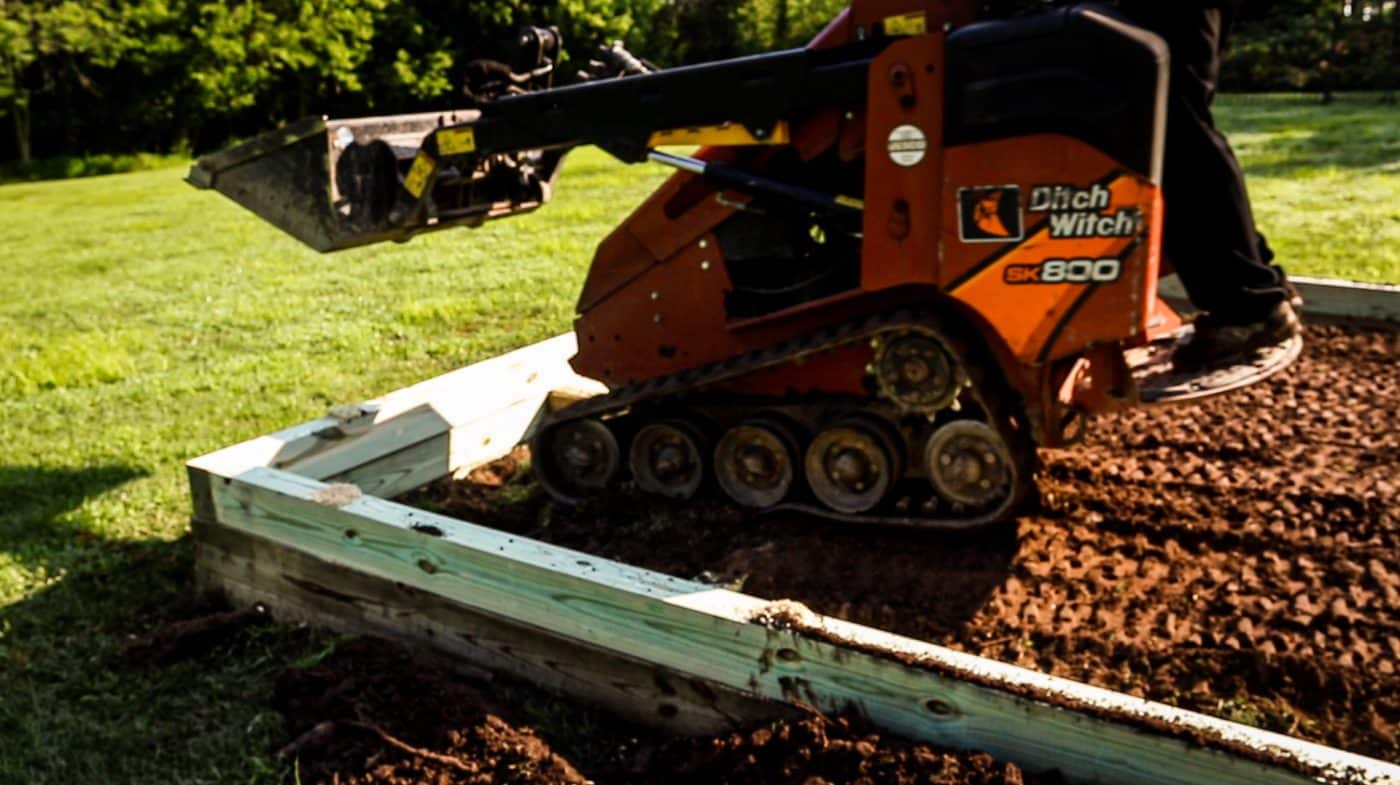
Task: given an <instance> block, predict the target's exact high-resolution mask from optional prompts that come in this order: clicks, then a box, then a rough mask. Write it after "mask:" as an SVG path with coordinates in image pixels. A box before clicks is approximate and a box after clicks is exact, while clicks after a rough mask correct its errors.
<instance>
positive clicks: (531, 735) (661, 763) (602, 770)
mask: <svg viewBox="0 0 1400 785" xmlns="http://www.w3.org/2000/svg"><path fill="white" fill-rule="evenodd" d="M449 667H450V664H449V663H445V662H441V661H436V660H433V659H431V658H425V657H424V656H422V655H417V656H415V655H413V654H410V653H408V652H406V651H405V650H403V649H401V648H399V647H398V646H396V645H395V644H392V643H389V642H387V641H380V640H372V639H361V640H357V641H354V642H352V643H350V644H348V645H346V646H344V647H341V648H340V649H338V650H337V651H336V652H335V653H334V654H332V655H331V656H330V657H329V658H328V659H327V660H325V661H323V662H322V663H320V664H319V665H316V666H314V667H311V668H306V669H292V670H288V671H287V672H285V673H284V674H283V675H282V676H281V678H279V679H278V682H277V697H276V703H277V707H278V709H279V710H280V711H282V712H283V714H285V715H286V717H287V720H288V723H289V725H290V727H291V729H292V731H293V733H294V734H295V736H296V738H295V740H294V741H293V742H292V743H291V744H289V745H288V746H287V747H286V748H285V749H284V750H282V752H281V755H282V756H283V757H284V758H295V759H296V760H297V768H298V773H299V776H300V780H301V781H302V782H305V783H308V785H310V784H312V783H329V782H333V783H338V784H340V785H369V784H370V783H374V784H376V785H378V784H383V785H408V784H409V783H414V784H415V785H417V784H418V783H433V785H447V784H448V783H453V784H454V785H455V784H457V783H462V784H464V785H466V784H469V785H498V784H500V783H519V784H520V785H576V784H580V783H585V782H589V781H597V782H604V783H621V784H622V785H628V784H633V785H647V784H649V783H658V784H659V783H665V785H684V784H686V783H696V785H700V784H701V783H704V784H705V785H712V784H713V783H733V785H749V784H750V783H752V784H753V785H760V784H762V785H771V784H777V783H794V784H800V785H834V784H835V783H856V782H865V783H877V782H878V783H891V784H895V785H915V783H918V784H919V785H1021V783H1023V782H1032V783H1033V782H1036V780H1034V779H1023V778H1022V776H1021V773H1020V771H1019V770H1017V769H1016V768H1015V767H1014V766H1009V765H1004V764H999V763H997V762H996V761H994V760H992V759H991V758H990V757H988V756H986V755H965V754H950V753H944V752H939V751H937V750H934V749H932V748H930V747H928V746H925V745H916V744H910V743H908V742H904V741H901V740H898V739H887V738H882V737H881V736H880V735H879V734H877V733H874V732H871V731H869V730H865V729H862V728H860V727H859V725H858V724H857V723H855V722H853V721H851V720H848V719H841V718H838V719H835V720H827V719H823V718H821V717H817V716H812V717H809V718H806V719H803V720H800V721H795V722H778V723H774V724H771V725H766V726H763V727H760V728H755V729H751V730H748V731H744V732H736V733H733V734H729V735H725V736H720V737H716V738H700V739H682V740H664V739H660V738H656V737H653V736H650V735H648V733H647V732H646V731H643V730H640V729H636V728H630V727H628V726H625V725H622V724H620V723H617V722H616V721H611V720H608V719H607V718H605V717H602V716H600V715H598V714H596V713H591V712H588V711H586V710H582V709H579V708H577V707H572V706H569V705H567V704H563V703H559V702H557V701H553V700H550V699H549V698H547V697H545V696H543V695H541V694H539V693H533V692H529V691H526V690H524V689H523V688H519V687H509V686H501V685H495V684H483V683H477V684H472V683H469V682H468V681H467V680H466V679H464V678H463V677H461V676H458V675H457V674H454V673H453V672H452V671H451V670H450V669H449ZM1042 782H1043V780H1042Z"/></svg>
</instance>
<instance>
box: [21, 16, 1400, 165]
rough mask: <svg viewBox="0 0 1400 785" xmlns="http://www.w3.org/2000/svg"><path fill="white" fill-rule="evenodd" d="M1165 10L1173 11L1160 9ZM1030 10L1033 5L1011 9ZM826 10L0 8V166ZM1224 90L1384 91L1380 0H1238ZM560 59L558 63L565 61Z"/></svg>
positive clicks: (715, 46)
mask: <svg viewBox="0 0 1400 785" xmlns="http://www.w3.org/2000/svg"><path fill="white" fill-rule="evenodd" d="M1173 1H1175V0H1173ZM1026 4H1029V5H1035V4H1036V2H1035V0H1029V2H1028V3H1026ZM844 5H845V3H844V2H842V0H0V120H3V122H4V124H5V125H6V126H8V131H7V132H6V133H3V134H0V161H5V160H22V161H27V160H29V159H30V158H33V157H46V156H56V155H82V154H92V153H119V152H130V151H160V152H165V151H184V152H190V151H202V150H207V149H212V148H214V147H217V146H219V145H221V144H223V143H225V142H227V141H228V140H229V139H231V138H236V137H239V136H245V135H247V134H250V133H253V132H256V131H257V130H261V129H264V128H267V127H271V126H273V125H275V124H277V123H280V122H285V121H286V120H289V119H293V118H295V117H298V116H301V115H305V114H308V113H313V112H314V113H325V114H331V115H340V116H348V115H354V114H365V113H386V114H387V113H394V112H401V111H411V110H425V109H433V108H445V107H450V106H454V105H458V104H460V103H461V93H460V90H461V85H462V79H463V75H464V69H465V68H466V65H467V64H468V63H469V62H471V61H472V60H474V59H476V58H480V57H493V58H504V57H506V55H507V54H508V52H507V49H508V46H509V42H510V41H511V40H512V37H513V33H514V32H515V30H516V29H517V28H518V27H519V26H521V25H524V24H552V25H557V26H558V27H559V28H560V30H561V32H562V33H563V36H564V41H565V47H566V55H565V59H564V61H563V62H562V64H561V65H562V69H563V70H564V72H565V73H567V72H568V71H569V70H570V69H571V68H572V67H576V66H577V65H578V64H579V63H580V62H581V61H586V60H587V55H588V53H589V52H590V51H591V50H592V49H593V48H594V47H595V46H597V45H599V44H602V43H605V42H608V41H613V40H621V41H623V42H624V44H625V45H626V46H627V47H628V48H629V49H631V50H632V51H633V52H635V53H636V54H638V55H640V56H642V57H645V58H647V59H649V60H651V61H653V62H655V63H658V64H660V65H663V66H669V65H677V64H682V63H691V62H701V61H705V60H712V59H717V58H723V57H732V56H735V55H738V54H743V53H749V52H757V51H764V50H770V49H776V48H782V47H787V46H796V45H799V44H801V43H802V42H804V41H806V40H808V39H810V38H811V37H812V36H813V35H814V34H815V33H816V32H817V31H819V30H820V29H821V28H822V26H823V25H825V24H826V23H827V22H828V21H829V20H830V19H831V18H832V17H834V16H835V15H836V14H837V13H839V11H840V9H841V8H842V7H844ZM1256 5H1258V6H1261V8H1257V9H1255V11H1254V12H1253V13H1251V14H1250V15H1249V16H1248V18H1246V19H1245V20H1243V23H1242V24H1241V26H1240V28H1239V30H1238V32H1237V35H1236V38H1235V41H1234V44H1233V53H1232V55H1231V57H1230V59H1229V61H1228V62H1227V64H1226V69H1225V82H1226V86H1227V88H1229V89H1237V90H1309V91H1317V92H1319V93H1330V92H1333V91H1338V90H1347V89H1372V90H1375V89H1388V90H1394V89H1395V88H1396V87H1397V83H1400V9H1397V5H1400V3H1397V2H1396V0H1279V1H1278V2H1271V3H1270V2H1256ZM569 54H572V55H573V58H574V59H573V61H570V60H569V59H568V55H569Z"/></svg>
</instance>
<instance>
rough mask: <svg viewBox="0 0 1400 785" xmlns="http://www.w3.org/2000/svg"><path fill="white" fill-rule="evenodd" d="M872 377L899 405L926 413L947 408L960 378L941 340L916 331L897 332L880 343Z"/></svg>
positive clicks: (960, 384)
mask: <svg viewBox="0 0 1400 785" xmlns="http://www.w3.org/2000/svg"><path fill="white" fill-rule="evenodd" d="M875 379H876V381H877V382H878V383H879V385H880V392H881V393H882V394H884V396H885V397H886V398H887V399H889V400H890V401H892V402H894V403H895V404H896V405H897V406H899V407H900V408H902V409H905V410H908V411H918V412H927V413H933V412H938V411H941V410H943V409H946V408H948V406H950V405H951V404H952V403H953V401H954V400H956V399H957V397H958V390H959V389H960V388H961V387H962V382H963V376H962V374H961V373H960V372H959V371H958V363H957V360H955V359H953V356H952V355H951V354H949V353H948V350H947V349H946V348H945V347H944V346H943V344H942V343H941V342H939V341H938V339H936V338H934V337H933V336H930V335H923V334H920V333H907V334H905V335H899V336H896V337H894V338H890V339H889V340H886V341H884V342H883V343H881V344H880V349H879V352H878V354H877V355H876V358H875Z"/></svg>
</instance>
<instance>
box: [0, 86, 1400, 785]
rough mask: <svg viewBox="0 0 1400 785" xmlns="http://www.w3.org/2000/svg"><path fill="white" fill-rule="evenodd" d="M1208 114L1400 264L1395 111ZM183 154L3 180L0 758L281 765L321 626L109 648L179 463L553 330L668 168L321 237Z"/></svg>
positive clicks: (1272, 183)
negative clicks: (384, 229)
mask: <svg viewBox="0 0 1400 785" xmlns="http://www.w3.org/2000/svg"><path fill="white" fill-rule="evenodd" d="M1221 118H1222V121H1223V123H1224V125H1225V126H1226V128H1227V129H1228V130H1230V131H1231V132H1232V134H1233V138H1234V139H1235V141H1236V143H1237V144H1238V146H1239V149H1240V152H1241V157H1242V158H1243V160H1244V162H1245V166H1246V169H1247V170H1248V171H1249V172H1250V175H1251V180H1250V186H1251V189H1252V191H1253V193H1254V196H1255V200H1256V202H1257V206H1258V212H1259V215H1260V222H1261V224H1262V225H1263V227H1264V229H1265V231H1266V232H1268V234H1269V236H1270V238H1271V240H1272V241H1273V243H1274V245H1275V247H1276V248H1277V249H1278V251H1279V255H1280V261H1282V262H1283V263H1284V264H1286V265H1287V266H1288V267H1289V268H1290V269H1291V270H1293V271H1295V272H1298V273H1307V274H1313V275H1340V276H1345V277H1352V278H1359V279H1363V280H1370V281H1395V280H1400V176H1397V175H1400V109H1397V107H1395V106H1381V105H1378V104H1376V103H1375V102H1374V101H1368V100H1357V99H1352V98H1344V99H1342V100H1340V101H1339V102H1338V103H1336V104H1333V105H1332V106H1328V107H1323V106H1320V105H1319V104H1317V102H1316V100H1315V99H1312V98H1292V97H1275V96H1264V97H1248V98H1242V97H1231V98H1227V99H1226V100H1224V101H1223V106H1222V109H1221ZM181 174H182V172H181V171H179V170H172V169H166V170H160V171H150V172H139V173H134V174H127V175H118V176H110V177H97V178H91V179H84V180H76V181H67V182H48V183H39V184H16V185H6V186H0V210H3V214H4V220H3V222H0V248H3V249H4V253H3V256H0V279H3V280H4V281H5V282H6V284H5V287H6V289H5V291H6V296H5V297H4V298H3V299H0V403H3V406H4V410H5V415H4V417H5V419H4V425H3V426H2V427H0V435H2V436H3V439H0V444H3V450H4V452H3V457H0V783H11V782H14V783H21V782H22V783H87V782H103V783H128V782H130V783H135V782H152V781H160V782H218V783H252V782H276V781H282V780H283V779H284V778H285V777H286V775H287V772H286V771H285V769H284V767H283V766H282V765H281V764H279V763H277V762H275V761H274V760H272V758H271V753H270V749H272V745H273V744H274V743H275V741H276V740H278V739H279V737H280V734H281V733H282V729H281V726H280V720H279V718H278V715H277V714H276V713H275V712H273V711H272V710H271V709H270V708H269V706H268V695H269V693H270V690H271V684H270V676H271V674H273V673H275V672H276V671H277V670H279V669H280V668H282V667H283V666H285V664H287V663H289V662H294V661H301V660H307V659H308V658H314V657H315V656H317V654H318V652H322V651H324V647H325V645H326V641H325V640H324V639H322V638H320V637H318V636H317V635H315V634H314V633H310V632H307V631H304V630H289V629H283V628H276V627H258V628H253V629H250V630H248V631H245V632H243V633H240V634H238V635H237V636H235V637H234V638H233V639H232V640H230V641H229V642H227V643H225V644H223V645H221V646H220V647H219V648H217V649H216V650H214V651H213V652H211V653H209V654H207V655H205V656H202V657H200V658H197V659H195V660H192V661H187V662H181V663H177V664H174V665H170V666H167V667H162V668H143V667H140V666H139V665H136V664H131V663H128V662H127V661H126V660H125V658H124V657H123V655H122V651H123V648H124V646H125V645H126V643H127V642H128V640H129V639H130V636H132V635H139V634H141V633H144V632H147V631H149V630H151V629H153V628H155V627H158V626H160V625H161V624H163V623H165V622H167V621H169V620H171V619H175V618H179V617H181V615H182V614H187V613H189V612H191V610H192V607H193V602H194V600H193V599H192V597H191V579H190V549H189V547H188V544H187V542H186V541H185V540H184V539H183V538H184V537H185V534H186V532H187V508H188V503H187V500H186V489H185V480H184V473H183V469H182V464H183V462H184V461H185V460H187V459H188V458H190V457H193V456H196V455H199V454H201V453H204V452H209V451H211V450H213V449H215V448H218V447H221V446H224V445H227V444H230V443H233V442H236V441H240V440H243V439H247V438H250V437H252V436H256V435H258V434H262V433H266V432H268V431H272V430H275V429H277V428H280V427H283V426H285V425H289V424H292V423H296V422H300V421H303V420H307V419H311V418H314V417H317V416H319V415H321V414H322V413H323V412H324V411H325V409H326V408H327V407H328V406H331V405H333V404H336V403H342V402H350V401H358V400H363V399H365V398H370V397H373V396H375V395H377V394H379V393H383V392H386V391H388V390H392V389H395V388H398V387H402V386H405V385H407V384H410V383H412V382H415V381H418V380H421V379H423V378H425V377H428V376H432V375H435V374H438V373H441V372H444V371H446V370H449V369H451V368H456V367H459V366H461V365H463V364H466V363H470V362H473V361H476V360H480V359H483V358H485V357H488V356H491V355H494V354H497V353H499V352H501V351H504V350H506V349H509V348H513V347H517V346H520V345H523V344H526V343H529V342H532V341H535V340H538V339H541V338H544V337H546V336H548V335H551V334H554V333H557V332H560V331H562V330H564V329H566V328H567V327H568V323H569V317H570V313H571V311H572V307H573V303H574V298H575V294H576V291H577V287H578V286H579V284H580V282H581V280H582V275H583V271H584V268H585V267H586V265H587V262H588V260H589V258H590V257H591V253H592V247H593V245H594V244H596V242H597V241H598V240H600V239H601V238H602V237H603V236H604V235H605V234H606V232H607V230H608V229H609V227H611V226H612V225H614V224H615V223H617V222H618V221H619V220H621V219H622V217H624V215H625V214H626V213H627V212H628V210H629V209H630V206H631V205H634V204H636V203H637V202H638V201H639V200H640V199H641V198H642V197H643V196H644V195H645V194H646V193H647V192H648V191H649V190H650V189H651V188H652V187H653V186H654V185H655V184H656V183H658V182H659V181H660V179H661V178H662V177H663V176H664V175H665V172H664V171H661V170H659V169H656V168H648V167H633V168H630V169H629V168H624V167H621V166H617V165H614V164H612V163H611V162H610V161H609V160H608V159H607V158H605V157H604V156H603V155H601V154H599V153H596V152H591V151H590V152H584V153H581V154H577V155H575V156H573V157H571V159H570V161H569V163H568V165H567V166H566V169H565V172H564V174H563V177H562V179H561V181H560V187H559V190H558V195H557V200H556V202H555V203H554V204H553V205H551V206H549V207H548V208H546V209H544V210H543V211H541V212H539V213H536V214H533V215H529V216H524V217H521V218H518V219H514V220H511V221H504V222H499V223H495V224H492V225H489V226H487V227H485V228H483V229H480V230H476V231H455V232H447V233H443V234H438V235H434V236H429V237H422V238H419V239H416V240H414V241H412V242H411V243H408V244H406V245H393V244H390V245H385V246H380V247H373V248H367V249H360V250H357V251H351V252H347V253H343V254H338V255H335V256H318V255H316V254H314V253H312V252H310V251H307V250H304V249H303V248H301V247H299V246H298V245H297V244H296V243H295V242H294V241H292V240H290V239H287V238H285V237H283V236H282V235H281V234H280V233H279V232H277V231H276V230H274V229H272V228H271V227H268V226H266V225H264V224H262V223H261V222H259V221H258V220H257V219H255V218H253V217H252V216H251V215H248V214H246V213H244V212H243V211H242V210H240V209H239V208H237V207H235V206H233V205H232V204H230V203H228V202H227V201H225V200H224V199H222V198H221V197H218V196H216V195H214V194H211V193H207V192H206V193H200V192H196V191H193V190H192V189H190V188H188V187H187V186H185V185H184V184H183V183H181V182H180V176H181Z"/></svg>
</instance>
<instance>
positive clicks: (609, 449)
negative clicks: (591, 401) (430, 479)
mask: <svg viewBox="0 0 1400 785" xmlns="http://www.w3.org/2000/svg"><path fill="white" fill-rule="evenodd" d="M530 454H531V460H532V462H533V463H534V466H535V476H536V478H538V479H539V481H540V485H541V486H543V487H544V489H545V490H546V491H548V492H549V495H550V496H553V497H554V498H555V499H557V500H559V501H562V502H565V503H568V504H578V503H579V502H582V501H584V500H585V499H587V498H589V497H592V496H597V495H599V494H601V493H602V492H603V491H605V490H607V488H608V486H610V485H612V484H613V482H614V481H615V480H616V479H617V475H618V470H619V469H620V468H621V467H622V450H621V448H619V447H618V444H617V438H616V437H614V436H613V433H612V430H611V429H609V428H608V426H607V425H605V424H603V423H602V422H601V421H599V420H596V419H591V418H590V419H585V420H574V421H572V422H566V423H564V424H562V425H559V426H557V427H554V428H550V429H548V430H545V431H542V432H541V433H539V434H537V435H536V436H535V438H534V439H533V440H532V441H531V442H530Z"/></svg>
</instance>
